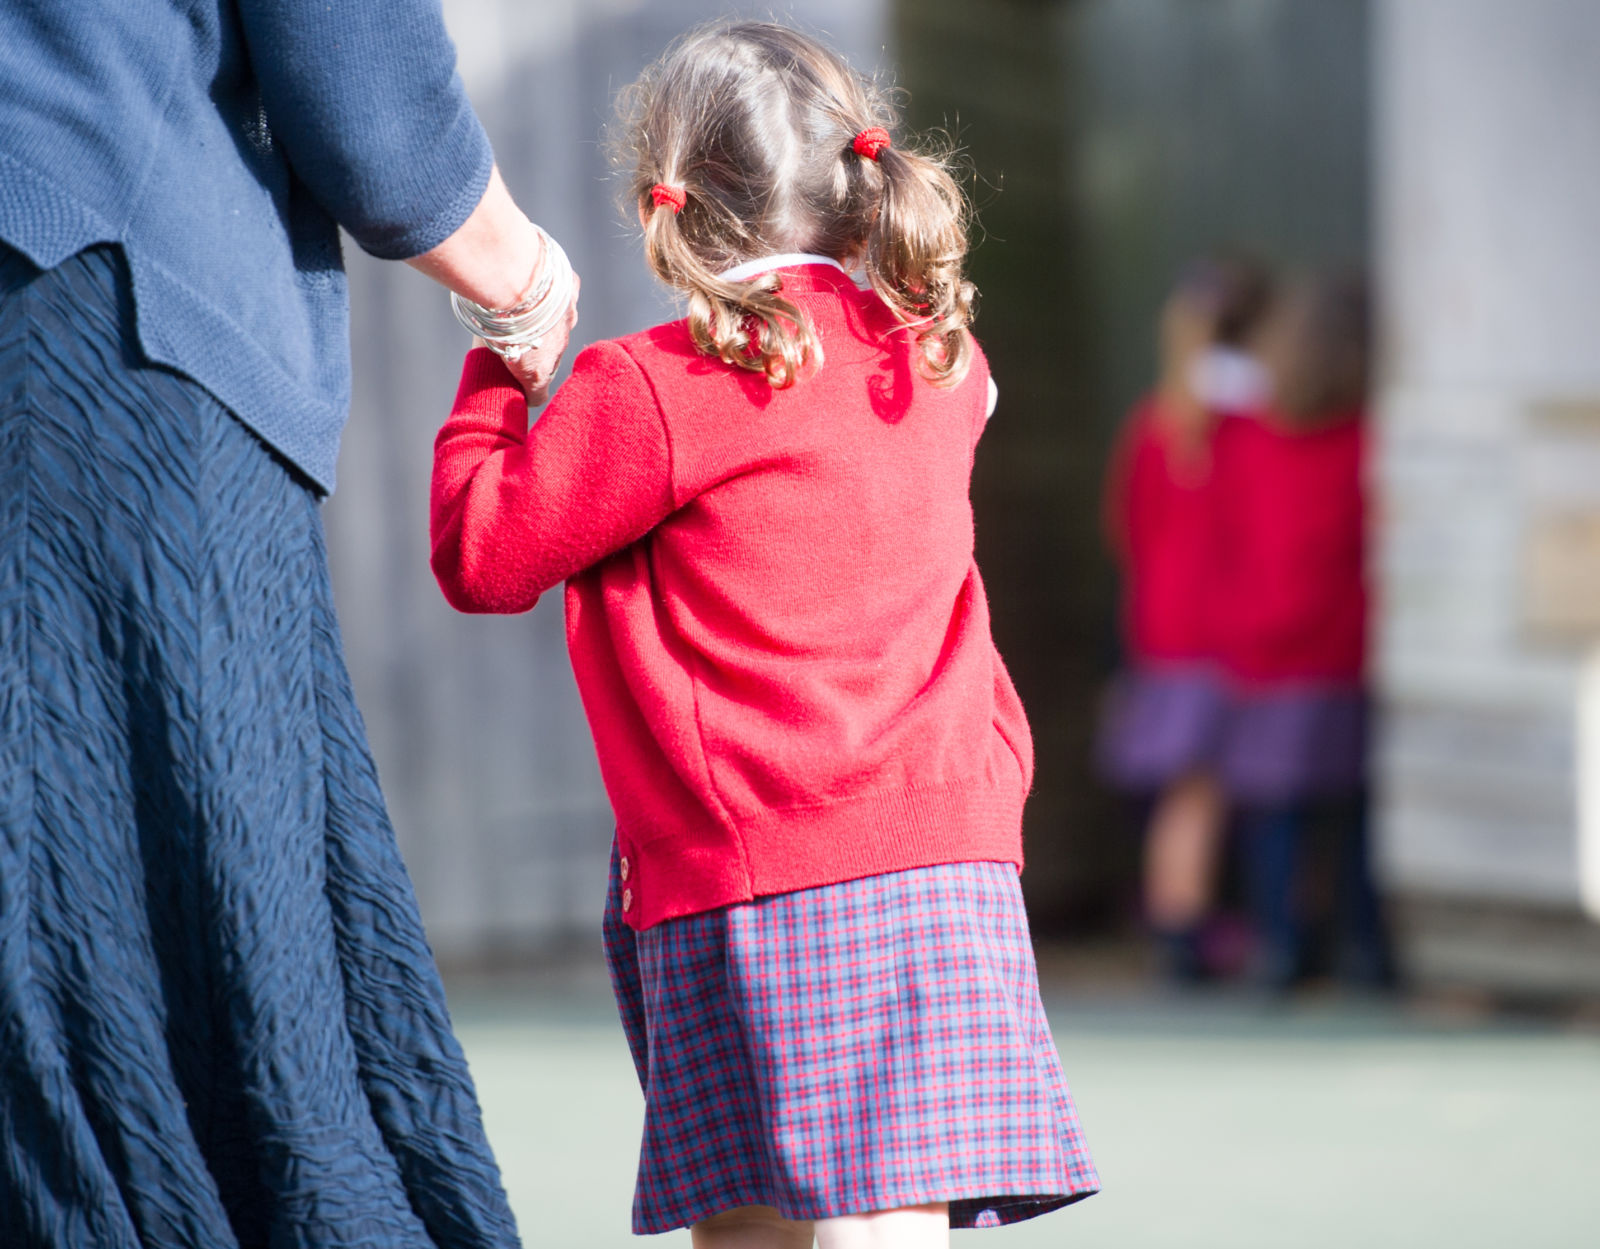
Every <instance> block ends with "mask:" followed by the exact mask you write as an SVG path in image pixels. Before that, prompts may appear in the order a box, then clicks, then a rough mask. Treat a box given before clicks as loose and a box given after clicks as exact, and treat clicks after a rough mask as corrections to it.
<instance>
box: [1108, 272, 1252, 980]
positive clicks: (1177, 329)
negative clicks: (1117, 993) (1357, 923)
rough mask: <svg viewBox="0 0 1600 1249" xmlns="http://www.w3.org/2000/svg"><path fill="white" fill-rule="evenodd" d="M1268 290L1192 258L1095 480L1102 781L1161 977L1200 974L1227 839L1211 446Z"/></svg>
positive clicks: (1241, 389)
mask: <svg viewBox="0 0 1600 1249" xmlns="http://www.w3.org/2000/svg"><path fill="white" fill-rule="evenodd" d="M1268 294H1269V285H1268V280H1267V277H1266V275H1265V273H1264V272H1263V271H1262V270H1261V269H1260V268H1259V267H1258V266H1256V265H1255V264H1253V263H1251V262H1249V261H1246V260H1243V259H1240V258H1236V257H1216V258H1207V259H1202V260H1198V261H1195V262H1193V263H1191V264H1190V265H1188V266H1187V267H1186V268H1185V269H1184V271H1183V273H1182V274H1181V275H1180V277H1179V279H1178V282H1177V283H1176V285H1175V287H1174V289H1173V291H1172V293H1171V295H1169V296H1168V298H1167V301H1166V304H1165V306H1164V307H1163V308H1162V313H1161V339H1160V346H1161V377H1160V380H1159V382H1158V384H1157V386H1156V388H1155V389H1154V391H1153V392H1152V393H1151V394H1150V395H1148V396H1147V397H1146V398H1145V399H1143V400H1142V401H1141V402H1140V403H1139V405H1138V406H1137V407H1136V408H1135V409H1134V411H1133V412H1132V414H1131V415H1130V416H1129V418H1128V421H1127V423H1126V425H1125V426H1124V428H1123V432H1122V434H1121V436H1120V438H1119V439H1118V443H1117V448H1116V450H1115V452H1114V453H1113V456H1112V460H1111V467H1110V471H1109V473H1108V482H1107V491H1106V528H1107V531H1108V534H1109V536H1110V539H1111V546H1112V550H1113V553H1114V554H1115V556H1116V558H1117V562H1118V564H1119V565H1120V568H1121V573H1122V582H1123V611H1122V619H1123V635H1124V638H1123V641H1124V650H1125V653H1126V656H1127V669H1126V670H1125V671H1124V672H1123V673H1122V674H1121V675H1120V676H1119V678H1118V679H1117V682H1116V684H1115V685H1114V687H1113V689H1112V693H1111V696H1110V698H1109V699H1108V701H1107V707H1106V715H1105V717H1104V720H1103V723H1102V726H1101V735H1100V743H1099V754H1100V760H1099V761H1100V768H1101V771H1102V773H1103V774H1104V775H1105V777H1106V778H1107V779H1108V780H1109V781H1110V782H1111V783H1112V784H1114V785H1116V786H1117V787H1118V788H1119V789H1122V790H1125V791H1127V792H1129V793H1131V794H1133V795H1135V797H1136V798H1137V799H1138V800H1139V802H1140V803H1141V805H1142V806H1143V805H1146V804H1147V805H1148V808H1149V810H1148V818H1147V821H1146V830H1145V858H1144V908H1145V918H1146V921H1147V923H1148V924H1149V925H1150V928H1151V930H1152V932H1153V933H1154V935H1155V936H1156V938H1157V941H1158V943H1159V946H1160V949H1161V952H1162V956H1163V961H1164V963H1165V968H1166V971H1167V972H1168V973H1169V974H1171V975H1172V976H1174V977H1175V978H1177V979H1180V980H1187V979H1192V978H1196V977H1198V976H1200V975H1202V974H1204V973H1205V972H1206V971H1207V970H1208V969H1209V968H1210V961H1209V960H1208V959H1207V958H1206V956H1205V955H1206V951H1205V948H1204V946H1205V942H1204V940H1203V938H1204V935H1205V925H1206V922H1207V920H1208V918H1209V916H1210V912H1211V907H1212V902H1213V895H1214V892H1215V882H1216V876H1217V873H1218V863H1219V859H1220V856H1221V851H1222V846H1223V840H1224V832H1225V826H1226V816H1227V810H1226V803H1225V801H1224V795H1223V792H1222V788H1221V785H1220V784H1219V782H1218V778H1217V775H1216V766H1217V754H1218V750H1219V748H1220V745H1221V740H1222V730H1223V725H1224V722H1225V710H1226V697H1225V690H1224V685H1223V682H1222V679H1221V674H1220V672H1219V671H1218V668H1217V653H1216V639H1215V637H1214V636H1213V635H1214V632H1215V631H1214V629H1213V627H1212V625H1213V616H1214V615H1215V606H1216V602H1215V600H1216V595H1217V590H1218V581H1219V576H1218V573H1219V562H1220V556H1221V552H1220V551H1219V550H1218V541H1217V533H1216V527H1217V524H1216V521H1217V509H1218V500H1217V482H1216V478H1217V474H1216V472H1215V464H1214V459H1215V454H1214V446H1213V443H1214V435H1215V431H1216V427H1217V423H1218V420H1219V419H1220V418H1221V416H1222V415H1224V414H1226V413H1229V412H1235V411H1240V410H1244V409H1248V408H1253V407H1255V406H1256V405H1258V404H1259V402H1260V399H1261V395H1262V391H1263V388H1264V379H1263V378H1262V375H1261V374H1262V370H1261V367H1260V365H1259V364H1257V363H1256V361H1255V359H1254V358H1253V357H1252V356H1251V355H1250V354H1248V352H1247V351H1246V349H1245V346H1246V342H1247V340H1248V339H1249V337H1250V335H1251V333H1252V332H1253V331H1254V329H1255V327H1256V323H1257V321H1258V320H1259V317H1260V315H1261V312H1262V310H1263V308H1264V307H1265V306H1266V303H1267V300H1268Z"/></svg>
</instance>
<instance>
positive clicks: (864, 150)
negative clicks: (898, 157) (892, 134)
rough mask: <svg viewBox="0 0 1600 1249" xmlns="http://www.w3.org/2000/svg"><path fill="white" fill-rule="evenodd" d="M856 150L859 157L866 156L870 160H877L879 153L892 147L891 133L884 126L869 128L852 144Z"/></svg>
mask: <svg viewBox="0 0 1600 1249" xmlns="http://www.w3.org/2000/svg"><path fill="white" fill-rule="evenodd" d="M850 146H851V147H853V148H854V149H855V152H856V155H857V156H865V157H866V158H867V159H868V160H877V159H878V153H879V152H881V151H883V149H884V148H886V147H890V146H891V144H890V142H889V132H888V131H887V130H885V129H884V128H883V127H882V126H868V127H867V128H866V129H865V130H863V131H862V132H861V133H860V134H858V135H857V136H856V137H855V139H854V140H853V141H852V142H851V144H850Z"/></svg>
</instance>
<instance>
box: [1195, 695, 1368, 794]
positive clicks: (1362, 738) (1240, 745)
mask: <svg viewBox="0 0 1600 1249" xmlns="http://www.w3.org/2000/svg"><path fill="white" fill-rule="evenodd" d="M1369 720H1370V704H1369V699H1368V697H1367V693H1366V691H1365V690H1363V689H1362V688H1360V687H1359V686H1352V685H1336V684H1323V683H1312V682H1304V683H1295V684H1287V683H1286V684H1281V685H1271V686H1263V687H1259V688H1250V687H1245V688H1241V689H1236V690H1234V691H1233V693H1232V695H1231V697H1230V698H1229V705H1228V715H1227V724H1226V728H1225V730H1224V732H1223V735H1222V742H1221V746H1220V748H1219V750H1218V753H1217V771H1218V775H1219V776H1220V777H1221V779H1222V783H1223V786H1224V788H1225V789H1226V790H1227V791H1228V796H1229V798H1231V799H1232V800H1233V801H1234V802H1235V803H1237V804H1238V805H1240V806H1243V807H1256V808H1259V807H1279V806H1285V805H1289V804H1294V803H1300V802H1313V801H1316V800H1318V799H1325V798H1341V797H1348V796H1350V795H1352V794H1355V793H1357V792H1359V791H1360V790H1361V789H1362V788H1363V787H1364V786H1365V785H1366V781H1367V738H1368V731H1369Z"/></svg>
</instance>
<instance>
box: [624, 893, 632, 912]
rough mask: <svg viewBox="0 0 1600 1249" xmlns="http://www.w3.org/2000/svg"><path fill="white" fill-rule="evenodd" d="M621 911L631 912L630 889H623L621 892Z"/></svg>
mask: <svg viewBox="0 0 1600 1249" xmlns="http://www.w3.org/2000/svg"><path fill="white" fill-rule="evenodd" d="M622 909H623V910H624V911H631V910H633V890H632V889H624V890H623V891H622Z"/></svg>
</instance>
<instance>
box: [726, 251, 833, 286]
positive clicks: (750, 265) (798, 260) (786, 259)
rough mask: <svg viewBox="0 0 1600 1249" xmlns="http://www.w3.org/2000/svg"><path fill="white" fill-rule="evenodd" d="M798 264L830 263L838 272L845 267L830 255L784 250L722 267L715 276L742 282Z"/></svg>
mask: <svg viewBox="0 0 1600 1249" xmlns="http://www.w3.org/2000/svg"><path fill="white" fill-rule="evenodd" d="M799 265H832V266H833V267H834V268H835V269H837V270H838V271H839V272H840V273H844V272H845V267H844V266H843V265H842V264H840V263H839V262H838V261H837V260H835V259H834V258H833V257H832V256H818V255H815V254H814V253H812V252H786V253H784V254H783V255H781V256H758V257H757V258H756V259H754V260H746V261H743V262H742V263H740V264H736V265H734V266H733V268H731V269H724V270H723V271H722V272H721V273H719V274H717V276H718V277H719V278H721V279H722V280H723V281H724V282H742V281H744V280H745V279H746V278H753V277H755V276H756V275H757V274H761V273H770V272H772V270H774V269H793V268H795V267H796V266H799Z"/></svg>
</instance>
